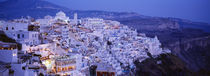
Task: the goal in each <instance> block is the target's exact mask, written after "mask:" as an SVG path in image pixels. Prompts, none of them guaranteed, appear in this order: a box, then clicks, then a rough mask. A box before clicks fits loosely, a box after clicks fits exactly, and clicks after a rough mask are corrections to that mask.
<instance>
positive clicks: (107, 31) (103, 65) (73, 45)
mask: <svg viewBox="0 0 210 76" xmlns="http://www.w3.org/2000/svg"><path fill="white" fill-rule="evenodd" d="M0 30H1V31H4V33H5V34H6V35H7V36H8V37H10V38H12V39H15V40H16V42H18V43H20V44H22V48H21V50H18V49H17V44H15V43H5V42H0V54H1V55H2V56H3V57H1V58H0V61H1V62H2V63H5V64H8V65H10V66H11V67H10V68H9V69H8V70H9V71H4V72H2V73H1V74H7V73H5V72H9V74H13V75H18V76H19V75H20V76H28V75H64V76H65V75H70V76H118V75H123V76H124V75H132V74H133V73H134V71H133V70H135V68H136V67H135V65H134V61H139V62H142V61H143V60H145V59H147V58H149V57H151V56H152V57H157V56H158V55H160V54H162V53H170V50H168V49H162V48H161V47H160V46H161V43H160V42H159V40H158V38H157V37H155V38H149V37H146V36H145V34H142V33H137V31H136V30H135V29H132V28H129V27H128V26H126V25H123V24H120V22H117V21H111V20H104V19H100V18H82V19H78V18H77V14H74V18H73V19H70V18H69V17H67V16H66V14H65V13H64V12H62V11H61V12H58V13H57V14H56V16H55V17H52V16H45V18H43V19H33V18H30V17H28V18H21V19H14V20H10V21H1V22H0ZM150 55H151V56H150ZM1 62H0V63H1ZM1 65H2V66H7V65H3V64H1Z"/></svg>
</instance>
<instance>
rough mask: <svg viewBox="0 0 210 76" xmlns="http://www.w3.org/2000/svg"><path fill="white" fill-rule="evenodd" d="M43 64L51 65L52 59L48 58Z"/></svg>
mask: <svg viewBox="0 0 210 76" xmlns="http://www.w3.org/2000/svg"><path fill="white" fill-rule="evenodd" d="M43 64H44V65H45V66H46V67H48V68H49V67H50V66H51V61H50V60H46V61H44V62H43Z"/></svg>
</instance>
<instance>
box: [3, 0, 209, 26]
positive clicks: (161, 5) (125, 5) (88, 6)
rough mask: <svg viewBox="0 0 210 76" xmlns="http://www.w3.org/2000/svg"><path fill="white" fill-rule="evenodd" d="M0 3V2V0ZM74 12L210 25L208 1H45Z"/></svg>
mask: <svg viewBox="0 0 210 76" xmlns="http://www.w3.org/2000/svg"><path fill="white" fill-rule="evenodd" d="M0 1H1V0H0ZM46 1H50V2H52V3H54V4H58V5H61V6H65V7H68V8H70V9H75V10H104V11H117V12H137V13H139V14H142V15H147V16H158V17H176V18H182V19H188V20H192V21H200V22H208V23H210V0H46Z"/></svg>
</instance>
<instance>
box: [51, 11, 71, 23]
mask: <svg viewBox="0 0 210 76" xmlns="http://www.w3.org/2000/svg"><path fill="white" fill-rule="evenodd" d="M55 20H60V21H64V22H66V23H68V21H70V19H69V17H67V16H66V14H65V13H64V12H62V11H60V12H58V13H56V16H55Z"/></svg>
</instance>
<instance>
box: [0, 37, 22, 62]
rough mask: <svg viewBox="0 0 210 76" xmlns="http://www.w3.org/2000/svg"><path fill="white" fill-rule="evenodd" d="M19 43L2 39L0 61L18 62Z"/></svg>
mask: <svg viewBox="0 0 210 76" xmlns="http://www.w3.org/2000/svg"><path fill="white" fill-rule="evenodd" d="M17 52H18V51H17V44H16V43H5V42H1V41H0V56H1V57H0V61H2V62H5V63H17V62H18V58H17Z"/></svg>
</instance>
